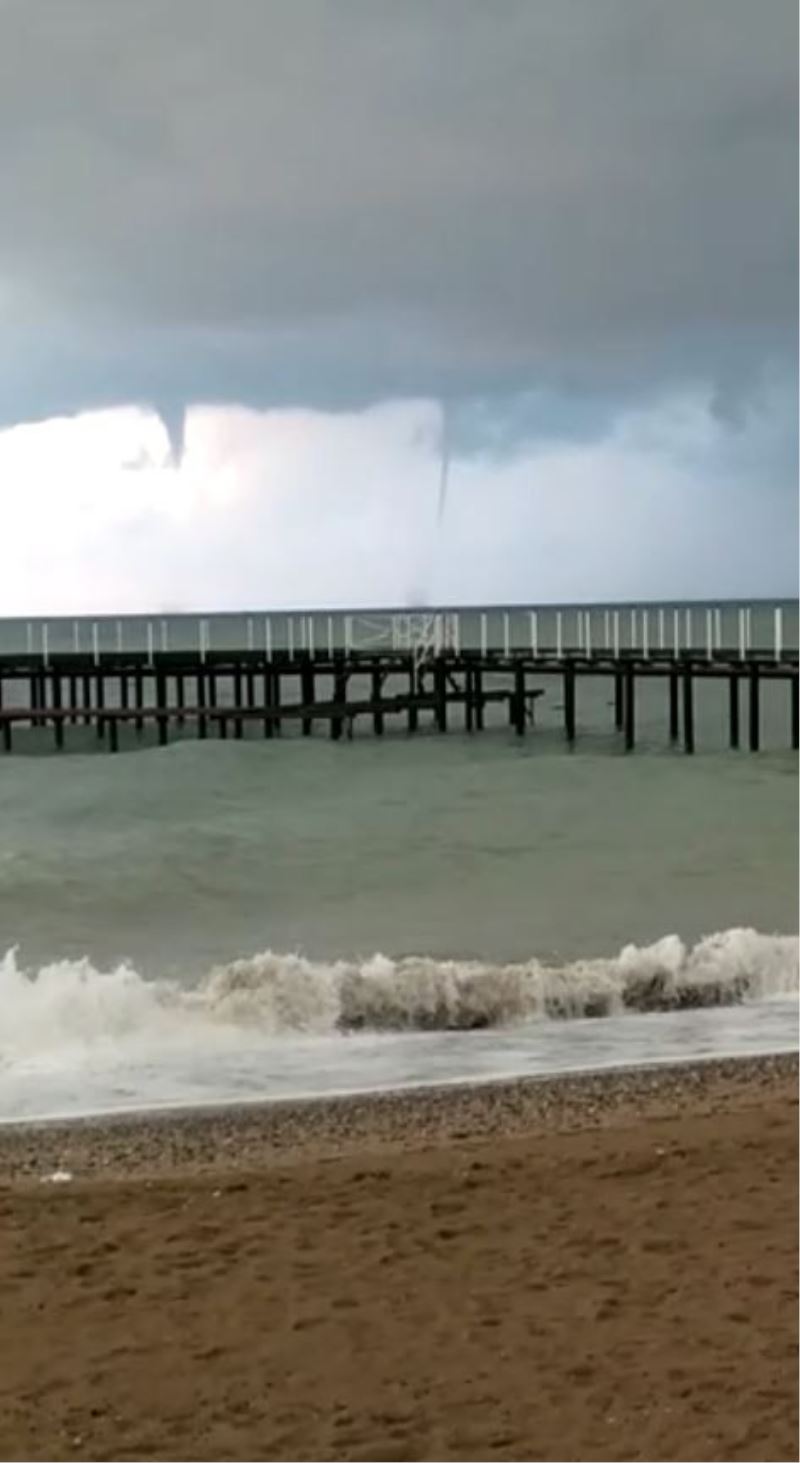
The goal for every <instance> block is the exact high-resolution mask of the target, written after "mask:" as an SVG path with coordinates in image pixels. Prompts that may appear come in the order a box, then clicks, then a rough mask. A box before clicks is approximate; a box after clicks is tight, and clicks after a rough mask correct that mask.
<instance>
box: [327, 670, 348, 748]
mask: <svg viewBox="0 0 800 1463" xmlns="http://www.w3.org/2000/svg"><path fill="white" fill-rule="evenodd" d="M333 699H334V701H335V703H336V713H335V715H334V716H332V717H331V737H332V739H333V741H335V742H338V741H339V740H340V739H341V735H342V732H343V731H344V723H345V707H346V705H347V671H346V670H345V668H344V665H343V663H342V657H341V653H340V652H337V653H336V673H335V675H334V678H333Z"/></svg>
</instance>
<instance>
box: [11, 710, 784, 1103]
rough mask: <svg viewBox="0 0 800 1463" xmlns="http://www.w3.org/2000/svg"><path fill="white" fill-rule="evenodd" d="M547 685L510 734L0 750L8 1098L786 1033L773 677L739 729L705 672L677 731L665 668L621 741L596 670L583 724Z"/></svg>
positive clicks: (259, 1090)
mask: <svg viewBox="0 0 800 1463" xmlns="http://www.w3.org/2000/svg"><path fill="white" fill-rule="evenodd" d="M542 684H543V688H544V689H545V691H546V694H545V696H544V698H543V700H542V701H541V702H540V703H539V705H540V708H541V709H540V713H539V725H538V727H537V730H536V732H535V734H534V735H532V736H530V737H528V738H526V740H525V741H524V743H519V742H517V740H516V739H515V738H514V737H513V736H512V735H511V734H510V733H509V731H508V729H507V728H503V727H500V726H498V727H496V728H495V729H493V730H491V731H487V732H486V733H484V734H483V735H478V736H475V737H473V738H470V737H468V736H466V735H465V734H463V733H462V732H459V731H454V732H452V733H451V734H449V735H448V736H447V737H444V738H442V737H436V736H435V735H430V734H427V735H426V734H425V733H424V732H423V733H421V734H420V735H419V736H418V737H416V738H411V739H409V738H407V737H406V736H405V734H404V733H403V732H401V731H398V732H397V733H396V734H394V735H391V734H390V735H387V736H386V737H385V738H384V739H383V741H382V742H378V741H377V740H374V739H373V738H372V737H371V736H369V735H365V736H363V737H356V739H355V740H354V741H353V742H352V743H339V744H335V745H334V744H331V743H329V742H328V741H327V740H325V738H324V734H321V735H319V736H315V737H313V738H312V739H310V740H301V739H300V738H299V737H292V736H288V737H284V738H283V739H281V741H279V742H277V741H276V742H270V743H265V742H262V741H259V740H257V739H255V738H254V739H252V740H246V741H244V742H242V743H236V742H226V743H223V744H219V743H213V742H207V743H198V742H195V741H192V740H187V741H184V742H181V743H178V744H175V745H172V746H170V747H168V748H165V749H158V748H153V747H148V748H146V749H144V750H141V751H138V752H131V753H129V754H124V755H120V756H118V757H109V756H107V755H105V754H103V753H99V754H98V753H97V752H96V751H94V750H92V751H91V752H89V751H88V748H89V747H90V746H91V747H93V745H94V744H93V743H92V742H91V741H90V739H87V740H86V741H85V742H84V743H80V741H78V742H74V743H73V745H74V746H75V748H76V750H75V753H74V755H70V756H67V757H61V758H59V757H56V756H51V755H47V756H36V757H32V756H25V755H16V754H15V755H14V756H12V757H8V758H5V759H2V760H0V948H2V949H9V948H11V947H14V946H17V947H18V953H17V955H16V957H15V958H14V959H7V960H6V961H5V963H4V964H3V965H2V967H0V1117H3V1116H4V1117H14V1116H23V1115H35V1114H37V1113H38V1114H43V1113H52V1112H57V1111H70V1112H77V1111H82V1110H86V1109H102V1108H110V1107H115V1106H139V1105H150V1104H157V1103H163V1102H175V1101H203V1102H208V1101H211V1100H226V1099H230V1098H234V1097H235V1098H237V1099H241V1098H243V1097H254V1098H255V1097H259V1096H265V1095H266V1096H277V1095H281V1096H285V1095H290V1094H291V1093H300V1092H317V1091H334V1090H337V1091H341V1090H348V1089H353V1088H356V1087H374V1086H381V1085H383V1086H392V1085H397V1084H398V1083H406V1082H419V1081H450V1080H457V1079H459V1078H461V1077H471V1078H479V1077H485V1076H487V1075H502V1074H503V1073H506V1074H507V1073H510V1072H515V1073H518V1072H536V1071H551V1070H557V1069H564V1068H566V1067H578V1066H587V1065H588V1066H593V1065H607V1064H609V1063H615V1062H616V1063H620V1062H622V1063H626V1062H631V1061H651V1060H663V1059H666V1058H667V1057H669V1056H670V1055H672V1056H674V1055H675V1054H678V1053H680V1054H683V1055H709V1054H711V1053H713V1052H722V1051H725V1052H729V1051H745V1050H762V1049H773V1050H774V1049H778V1048H782V1047H785V1046H787V1045H788V1046H791V1045H793V1044H794V1043H795V1041H796V1004H795V1003H794V1001H793V1000H792V996H791V992H792V991H793V990H794V989H796V963H797V950H796V943H795V942H794V941H792V940H790V941H786V940H785V939H782V938H777V939H776V938H773V937H774V936H778V937H781V936H794V935H795V934H796V931H797V923H798V922H797V836H796V808H797V782H796V761H795V758H794V757H793V755H792V754H791V753H790V752H788V751H786V750H785V748H786V743H787V730H788V693H787V690H786V687H785V686H782V685H779V684H776V685H774V686H767V685H765V686H764V687H763V705H762V710H763V717H764V744H765V746H766V747H767V750H766V751H764V752H762V753H761V754H759V755H757V756H751V755H749V754H748V753H746V752H741V753H731V752H727V751H725V750H724V743H725V729H726V721H725V718H726V700H725V695H726V691H725V688H724V687H723V686H716V685H714V684H710V685H708V686H707V687H699V688H698V704H697V742H698V755H697V756H696V757H694V758H693V759H692V758H686V757H684V756H683V755H681V754H680V753H679V752H675V751H671V750H670V749H669V748H668V746H667V742H666V705H665V700H666V689H665V687H664V686H662V685H660V684H658V683H647V684H645V685H643V686H642V689H641V693H640V696H639V707H638V722H639V726H638V731H639V742H638V749H637V752H636V753H635V754H634V755H633V756H628V757H626V756H625V755H624V754H623V753H621V750H620V746H619V740H618V737H617V736H616V734H615V733H614V731H613V718H612V714H611V709H610V705H609V700H610V688H609V686H608V685H607V684H606V683H604V682H603V681H592V682H581V685H580V687H579V727H580V733H581V734H580V739H579V742H578V746H577V749H576V750H575V751H574V752H573V753H569V752H568V751H567V750H566V749H565V746H564V742H563V736H562V729H561V710H560V704H559V701H560V697H559V687H558V685H557V684H556V683H555V682H552V683H545V682H543V683H542ZM81 734H82V733H81V732H79V731H76V732H75V733H73V734H72V735H73V737H80V735H81ZM81 746H85V747H86V748H87V751H86V754H84V753H83V752H82V751H80V750H77V749H78V748H80V747H81ZM725 931H729V932H733V933H729V934H727V935H725V936H724V937H723V938H718V939H716V940H711V941H710V942H706V943H705V944H701V945H700V946H699V947H697V942H698V941H701V940H702V939H703V937H704V936H709V935H713V934H714V932H725ZM748 931H759V932H760V934H761V936H763V938H757V937H755V936H754V935H752V934H750V933H747V932H748ZM737 932H738V933H737ZM742 932H744V933H742ZM670 935H674V936H675V939H672V940H669V939H665V938H664V937H666V936H670ZM651 946H655V948H654V949H652V948H648V947H651ZM626 947H628V948H627V949H626ZM623 950H625V953H624V954H623V955H622V956H621V957H620V952H621V951H623ZM265 951H273V952H278V954H277V956H273V957H270V958H267V957H265V956H264V955H263V952H265ZM376 952H380V953H381V954H382V955H383V956H384V957H386V962H389V963H384V964H381V963H380V962H376V961H375V960H374V959H373V957H374V956H375V954H376ZM295 954H299V955H301V956H303V957H305V961H306V963H303V961H300V962H299V963H298V961H297V960H295V959H294V958H293V957H294V955H295ZM253 957H260V958H255V959H254V958H253ZM402 957H421V958H420V959H417V960H411V961H406V963H405V964H403V963H400V964H398V963H397V962H398V961H402ZM240 959H244V960H245V962H246V963H245V964H244V965H237V964H236V963H235V962H236V961H237V960H240ZM247 962H249V963H247ZM337 962H344V965H341V964H337ZM392 962H394V963H392ZM475 962H479V963H478V964H477V965H476V964H475ZM120 966H124V967H125V968H124V969H123V970H122V971H120V970H119V969H118V968H119V967H120ZM728 1003H732V1004H728ZM590 1018H591V1019H590ZM465 1028H478V1029H465Z"/></svg>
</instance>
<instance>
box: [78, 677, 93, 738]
mask: <svg viewBox="0 0 800 1463" xmlns="http://www.w3.org/2000/svg"><path fill="white" fill-rule="evenodd" d="M81 693H82V697H81V699H82V701H83V724H84V726H90V725H91V721H92V678H91V676H88V675H84V676H82V677H81Z"/></svg>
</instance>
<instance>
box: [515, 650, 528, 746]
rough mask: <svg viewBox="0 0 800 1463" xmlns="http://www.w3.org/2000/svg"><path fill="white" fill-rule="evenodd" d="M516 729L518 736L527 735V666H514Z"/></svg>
mask: <svg viewBox="0 0 800 1463" xmlns="http://www.w3.org/2000/svg"><path fill="white" fill-rule="evenodd" d="M513 708H514V729H515V731H516V733H517V736H518V737H522V736H524V735H525V667H524V665H515V666H514V693H513Z"/></svg>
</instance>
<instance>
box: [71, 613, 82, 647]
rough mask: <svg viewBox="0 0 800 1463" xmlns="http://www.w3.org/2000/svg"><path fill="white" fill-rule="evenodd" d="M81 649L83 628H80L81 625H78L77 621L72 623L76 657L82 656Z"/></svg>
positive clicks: (73, 645)
mask: <svg viewBox="0 0 800 1463" xmlns="http://www.w3.org/2000/svg"><path fill="white" fill-rule="evenodd" d="M80 648H81V628H80V625H79V624H78V621H77V620H73V621H72V649H73V650H74V652H75V654H76V655H79V654H80Z"/></svg>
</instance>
